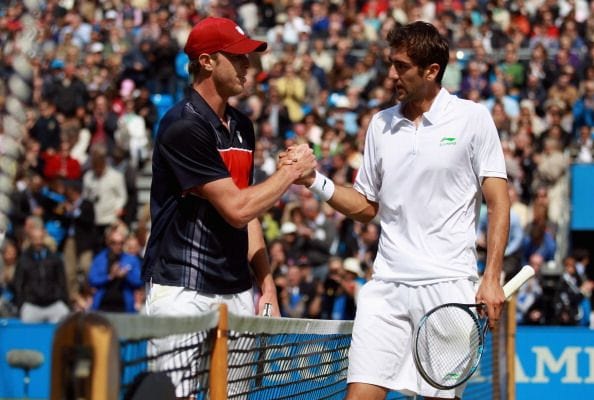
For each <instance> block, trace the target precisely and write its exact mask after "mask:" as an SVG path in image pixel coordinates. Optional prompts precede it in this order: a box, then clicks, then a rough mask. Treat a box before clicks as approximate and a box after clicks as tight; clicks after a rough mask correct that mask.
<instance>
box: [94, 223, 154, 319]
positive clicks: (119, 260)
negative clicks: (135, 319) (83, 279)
mask: <svg viewBox="0 0 594 400" xmlns="http://www.w3.org/2000/svg"><path fill="white" fill-rule="evenodd" d="M125 239H126V235H125V234H124V233H123V232H122V231H121V230H120V229H118V228H117V227H111V228H110V229H108V230H107V231H106V233H105V241H106V243H107V247H106V248H104V249H103V250H101V251H100V252H99V253H98V254H97V255H96V256H95V257H94V258H93V262H92V263H91V267H90V269H89V278H88V279H89V284H90V285H91V287H93V288H94V289H95V290H96V292H95V295H94V296H93V306H92V309H93V310H101V311H111V312H128V313H133V312H135V311H136V309H135V306H134V303H135V300H134V291H135V290H136V289H138V288H140V287H141V286H142V285H143V281H142V279H141V277H140V260H139V259H138V257H137V256H134V255H132V254H129V253H126V252H124V250H123V246H124V241H125Z"/></svg>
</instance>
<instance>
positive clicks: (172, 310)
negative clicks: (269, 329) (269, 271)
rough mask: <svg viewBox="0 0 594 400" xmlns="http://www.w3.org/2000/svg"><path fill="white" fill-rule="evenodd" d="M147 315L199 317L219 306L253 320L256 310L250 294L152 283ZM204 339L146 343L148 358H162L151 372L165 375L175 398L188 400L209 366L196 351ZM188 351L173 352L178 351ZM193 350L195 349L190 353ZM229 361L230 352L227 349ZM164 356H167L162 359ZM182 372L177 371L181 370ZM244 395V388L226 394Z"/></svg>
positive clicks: (190, 337) (175, 338)
mask: <svg viewBox="0 0 594 400" xmlns="http://www.w3.org/2000/svg"><path fill="white" fill-rule="evenodd" d="M146 289H147V290H146V293H147V295H146V313H147V315H154V316H159V315H167V316H184V315H199V314H202V313H205V312H208V311H211V310H213V309H214V308H215V307H216V306H218V305H219V304H221V303H225V304H227V306H228V310H229V312H231V313H234V314H236V315H248V316H254V315H255V313H256V307H255V304H254V297H253V290H252V289H249V290H246V291H245V292H241V293H237V294H229V295H215V294H205V293H198V292H196V291H195V290H191V289H186V288H183V287H178V286H164V285H158V284H154V283H150V284H147V288H146ZM204 339H205V338H204V337H198V336H197V335H195V334H188V335H175V336H171V337H165V338H162V339H153V340H151V341H150V342H149V349H148V351H149V354H152V355H161V356H159V357H158V358H157V359H156V360H157V361H156V363H155V365H154V366H153V368H155V369H157V370H158V371H165V372H167V373H168V375H169V378H171V381H172V383H173V385H174V386H175V394H176V396H177V397H188V396H189V395H190V394H192V393H194V391H195V390H196V388H197V386H199V380H198V379H197V377H196V375H197V373H196V371H199V370H204V369H205V368H206V367H207V366H208V360H204V359H199V354H197V352H196V350H195V346H198V345H199V343H200V342H201V341H203V340H204ZM182 347H183V348H187V349H188V350H182V351H175V350H176V349H180V348H182ZM192 347H194V349H192ZM229 350H230V351H229V354H230V357H232V354H233V353H232V351H231V350H232V349H229ZM163 354H167V355H165V356H162V355H163ZM182 367H183V369H180V368H182ZM244 373H247V372H246V371H242V370H237V371H233V374H235V375H237V376H232V373H231V371H230V373H229V379H231V378H239V377H243V376H239V375H241V374H244ZM240 390H241V391H243V388H239V387H238V388H233V387H230V388H229V392H230V393H233V392H239V391H240Z"/></svg>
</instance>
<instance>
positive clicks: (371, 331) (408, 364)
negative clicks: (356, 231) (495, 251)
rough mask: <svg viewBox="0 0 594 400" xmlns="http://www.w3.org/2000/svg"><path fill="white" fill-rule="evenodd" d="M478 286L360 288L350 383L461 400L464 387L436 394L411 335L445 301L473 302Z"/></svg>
mask: <svg viewBox="0 0 594 400" xmlns="http://www.w3.org/2000/svg"><path fill="white" fill-rule="evenodd" d="M475 295H476V284H475V283H474V282H472V281H470V280H466V279H462V280H455V281H446V282H437V283H432V284H428V285H421V286H407V285H404V284H401V283H396V282H386V281H379V280H373V279H372V280H371V281H369V282H367V283H366V284H365V285H364V286H363V287H362V288H361V290H360V292H359V297H358V302H357V314H356V317H355V324H354V327H353V338H352V343H351V348H350V351H349V371H348V377H347V380H348V382H349V383H354V382H359V383H368V384H372V385H376V386H381V387H384V388H387V389H390V390H395V391H399V392H402V393H403V394H406V395H409V396H411V395H422V396H426V397H442V398H454V397H456V396H457V397H461V395H462V392H463V391H464V385H462V386H461V387H458V388H456V389H451V390H439V389H436V388H434V387H433V386H431V385H429V384H428V383H427V382H426V381H425V380H424V379H423V378H422V377H421V375H419V373H418V372H417V368H416V366H415V363H414V360H413V355H412V335H413V332H414V330H415V328H416V325H417V323H418V322H419V321H420V319H421V317H422V316H423V315H424V314H425V313H426V312H427V311H429V310H430V309H432V308H434V307H436V306H438V305H441V304H444V303H452V302H457V303H474V302H475Z"/></svg>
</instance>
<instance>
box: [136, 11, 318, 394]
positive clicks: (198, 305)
mask: <svg viewBox="0 0 594 400" xmlns="http://www.w3.org/2000/svg"><path fill="white" fill-rule="evenodd" d="M266 46H267V44H266V43H265V42H261V41H258V40H253V39H251V38H249V37H248V36H247V35H246V34H245V33H244V31H243V30H242V29H241V27H239V26H238V25H237V24H236V23H235V22H233V21H231V20H229V19H225V18H210V17H209V18H205V19H203V20H202V21H200V22H199V23H198V24H197V25H196V26H195V27H194V28H193V29H192V31H191V33H190V35H189V37H188V41H187V43H186V45H185V48H184V51H185V52H186V54H187V55H188V57H189V59H190V63H189V67H188V69H189V72H190V74H191V76H192V79H193V82H192V90H190V93H189V95H188V96H187V97H186V98H184V99H183V100H182V101H180V102H179V103H177V104H176V105H174V106H173V107H172V109H170V110H169V112H167V114H166V115H165V116H164V117H163V119H162V121H161V123H160V127H159V131H158V133H157V136H156V139H155V144H154V150H153V161H152V162H153V181H152V185H151V198H150V201H151V203H150V206H151V235H150V238H149V241H148V245H147V249H146V254H145V259H144V264H143V278H144V279H145V281H146V282H147V303H146V306H147V307H146V309H147V313H148V314H149V315H198V314H200V313H204V312H206V311H209V310H211V309H212V308H213V306H214V305H216V304H218V303H222V302H224V303H226V304H227V305H228V307H229V311H230V312H233V313H235V314H243V315H255V314H256V313H258V314H261V313H262V311H263V309H264V306H265V304H266V303H271V304H272V315H275V316H279V315H280V314H279V311H278V301H277V297H276V289H275V286H274V282H273V279H272V275H271V271H270V266H269V263H268V256H267V254H266V249H265V242H264V238H263V235H262V229H261V226H260V223H259V221H258V216H260V215H262V214H263V213H264V212H265V211H266V210H268V209H269V208H270V207H272V206H273V205H274V204H275V203H276V202H277V201H278V199H279V198H280V197H281V195H282V194H283V193H284V192H285V191H286V190H287V189H288V188H289V186H290V185H291V184H292V183H293V182H294V181H295V180H297V179H299V178H300V177H302V176H305V175H307V174H309V173H310V172H311V171H312V170H313V168H315V157H314V155H313V153H312V151H311V150H310V149H309V148H308V147H307V146H303V147H301V148H300V151H301V156H300V157H299V161H296V160H289V161H288V162H286V163H284V164H283V165H280V166H279V169H278V170H277V171H276V172H275V173H274V174H273V175H272V176H270V177H269V178H268V179H267V180H266V181H264V182H262V183H259V184H257V185H253V186H252V176H253V169H254V161H253V151H254V147H255V135H254V129H253V125H252V122H251V120H250V119H249V118H248V117H247V116H245V115H243V114H242V113H241V112H240V111H239V110H237V109H235V108H233V107H232V106H230V105H229V104H228V99H229V98H230V97H232V96H236V95H238V94H240V93H242V91H243V90H244V84H245V82H246V74H247V71H248V68H249V66H250V63H249V59H248V54H250V53H253V52H261V51H264V50H265V49H266ZM252 277H254V278H252ZM254 281H255V283H256V286H258V287H259V289H260V293H261V295H260V297H259V301H258V304H254V294H253V290H252V288H253V284H254ZM155 345H156V351H158V352H160V351H165V350H168V349H173V348H175V345H176V343H171V342H167V341H166V340H165V341H155ZM188 356H189V355H188V352H182V353H181V354H180V355H178V356H176V357H178V359H177V360H169V361H167V362H165V365H161V367H162V369H168V368H171V367H173V368H176V367H186V366H187V365H188V364H189V363H191V360H188V359H187V357H188ZM179 357H181V358H179ZM184 373H185V372H180V373H176V374H174V375H173V376H172V380H173V381H174V382H173V383H174V385H176V387H177V389H176V395H177V396H184V397H185V396H188V395H189V394H190V393H192V391H193V390H195V387H192V385H195V384H196V383H195V382H192V379H191V378H190V379H188V377H186V376H181V375H183V374H184ZM188 373H190V371H188Z"/></svg>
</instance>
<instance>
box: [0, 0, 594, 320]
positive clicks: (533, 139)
mask: <svg viewBox="0 0 594 400" xmlns="http://www.w3.org/2000/svg"><path fill="white" fill-rule="evenodd" d="M25 3H27V2H21V1H6V0H5V1H0V41H1V42H2V49H1V52H0V77H1V79H0V117H1V118H2V122H3V123H2V124H0V153H2V158H3V162H2V163H1V165H0V167H1V169H2V173H1V174H0V192H1V195H0V200H1V201H0V212H1V214H0V216H2V217H3V219H2V220H1V221H0V223H1V224H2V226H1V228H2V231H3V235H4V240H3V243H2V254H1V260H0V294H1V299H2V300H1V301H0V305H1V306H0V310H1V311H0V312H1V313H2V315H5V316H18V317H19V318H22V319H23V320H24V321H30V322H38V321H57V320H59V319H60V318H62V317H63V316H64V315H66V314H68V313H69V312H72V311H73V310H109V311H121V312H141V311H142V308H143V301H144V290H143V283H142V282H141V280H140V265H141V260H142V257H143V249H144V246H145V243H146V238H147V235H148V234H149V232H150V217H149V213H148V206H147V204H143V203H142V202H139V193H138V190H139V188H138V181H139V179H138V175H139V174H140V173H142V171H146V170H150V168H149V167H150V162H151V160H150V158H151V146H152V139H153V138H154V135H155V134H156V131H157V127H158V123H159V117H160V116H161V115H162V114H163V112H164V111H165V110H166V109H167V107H169V106H170V105H171V104H172V103H173V102H175V101H177V100H179V99H181V98H182V97H183V95H184V93H185V91H186V90H187V83H188V74H187V70H186V65H187V57H186V56H185V54H184V53H183V52H182V48H183V45H184V43H185V41H186V38H187V36H188V34H189V32H190V29H191V28H192V26H193V25H194V24H195V23H196V22H197V21H198V20H200V19H201V18H203V17H204V16H206V15H212V16H222V17H228V18H231V19H234V20H236V21H237V22H238V23H239V24H240V25H241V26H242V27H243V28H244V30H245V31H246V32H247V33H249V34H250V35H251V36H253V37H257V38H260V39H264V40H266V41H267V42H268V49H267V51H266V52H264V53H263V54H258V55H252V56H251V57H253V59H252V60H251V61H252V68H251V69H250V72H249V74H248V79H247V83H246V91H245V93H244V94H243V95H241V96H239V97H236V98H233V105H234V106H235V107H237V108H239V109H240V110H242V111H244V112H245V113H246V114H247V115H249V116H250V118H251V119H252V120H253V122H254V125H255V128H256V133H257V138H258V141H257V144H256V150H255V154H254V158H255V171H254V180H255V182H259V181H261V180H263V179H265V178H266V177H267V176H269V175H270V174H271V173H272V172H273V171H274V169H275V167H276V161H275V160H276V155H277V154H278V152H279V151H282V150H283V149H285V148H286V147H287V146H289V145H291V144H294V143H309V144H310V145H311V146H312V147H313V148H314V150H315V154H316V155H317V157H318V159H319V168H320V170H321V171H322V172H323V173H324V174H326V175H327V176H330V177H332V178H333V179H334V181H335V182H336V183H338V184H344V185H349V184H352V183H353V181H354V178H355V176H356V174H357V170H358V168H359V166H360V163H361V160H362V153H361V151H362V149H363V142H364V140H365V132H366V127H367V123H368V121H369V120H370V118H371V116H372V115H373V114H374V113H375V112H377V111H378V110H380V109H382V108H385V107H388V106H390V105H392V104H393V101H394V100H393V94H394V83H393V81H392V80H391V79H389V78H388V77H387V71H388V68H389V66H390V65H389V60H388V55H389V48H388V46H387V44H386V42H385V37H386V33H387V32H388V30H389V29H390V28H391V27H392V26H394V25H395V24H405V23H407V22H412V21H415V20H419V19H421V20H425V21H428V22H431V23H433V24H434V25H435V26H437V27H438V29H439V30H440V31H441V32H442V33H443V35H445V36H446V37H447V38H448V39H449V42H450V49H451V60H450V63H449V65H448V68H447V70H446V73H445V76H444V81H443V85H444V87H445V88H446V89H448V90H449V91H450V92H451V93H455V94H457V95H459V96H460V97H463V98H468V99H472V100H474V101H476V102H481V103H484V105H485V106H486V107H488V108H489V110H490V111H491V113H492V115H493V119H494V121H495V124H496V126H497V129H498V131H499V134H500V138H501V143H502V146H503V149H504V153H505V157H506V162H507V171H508V176H509V193H510V196H511V198H512V202H513V206H512V215H511V226H512V229H511V233H510V238H509V242H508V247H507V249H506V252H505V266H504V270H505V271H504V272H505V277H504V279H507V278H509V277H510V276H512V275H513V274H514V273H515V272H517V271H518V270H519V268H520V267H521V266H522V265H524V264H531V265H532V266H533V267H535V269H536V270H537V271H538V272H537V277H536V278H535V279H533V280H531V281H530V283H529V284H528V285H526V286H525V287H524V288H522V290H521V292H520V293H519V296H518V308H517V321H518V323H521V324H561V325H588V324H589V321H590V309H591V306H590V297H591V296H590V294H591V292H592V287H593V286H594V265H592V263H591V261H590V255H589V252H588V249H581V248H572V247H571V245H570V243H569V240H568V239H567V237H568V230H569V224H568V221H569V205H568V204H569V177H568V175H569V174H568V173H569V166H570V164H571V163H592V162H593V158H594V145H593V142H594V130H593V126H594V2H592V1H585V0H562V1H557V0H514V1H511V0H437V1H429V0H347V1H335V0H319V1H307V0H295V1H292V0H278V1H273V0H258V1H249V0H243V1H242V0H171V1H169V0H168V1H164V0H105V1H95V0H60V1H58V0H48V1H40V2H39V4H40V6H41V8H40V9H37V10H31V9H27V8H26V5H25ZM30 3H36V2H30ZM27 4H28V3H27ZM15 120H16V121H17V122H18V123H17V124H14V123H9V122H13V121H15ZM262 222H263V226H264V230H265V236H266V239H267V241H268V250H269V256H270V260H271V265H272V267H273V269H274V276H275V279H276V284H277V287H278V291H279V301H280V303H281V311H282V314H283V315H285V316H289V317H301V318H326V319H352V318H353V316H354V312H355V304H356V296H357V293H358V289H359V288H360V286H361V285H362V284H363V283H364V282H365V280H366V279H367V278H368V277H369V276H370V270H371V265H372V262H373V259H374V257H375V253H376V251H377V246H378V237H379V232H380V229H381V227H380V226H379V225H378V224H377V223H376V222H371V223H369V224H361V223H357V222H353V221H352V220H349V219H346V218H345V217H344V216H342V215H340V214H339V213H337V212H335V211H334V210H333V209H331V208H330V207H329V206H328V205H327V204H325V203H322V202H320V201H318V199H316V198H315V197H314V196H313V195H312V193H311V192H309V191H308V190H306V189H303V188H302V187H298V186H293V187H292V188H291V190H290V191H289V192H287V193H286V195H285V196H284V197H283V198H282V200H281V201H280V202H279V203H278V204H277V205H276V206H275V207H273V208H272V209H271V210H270V211H269V212H268V213H267V214H266V215H264V216H263V217H262ZM485 225H486V219H483V218H481V222H480V224H479V228H478V232H477V233H478V234H477V238H478V239H477V252H478V254H479V264H478V266H477V268H478V269H479V272H480V271H482V268H483V267H484V257H485V254H484V243H485V240H486V238H485V233H486V232H487V228H486V226H485Z"/></svg>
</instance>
